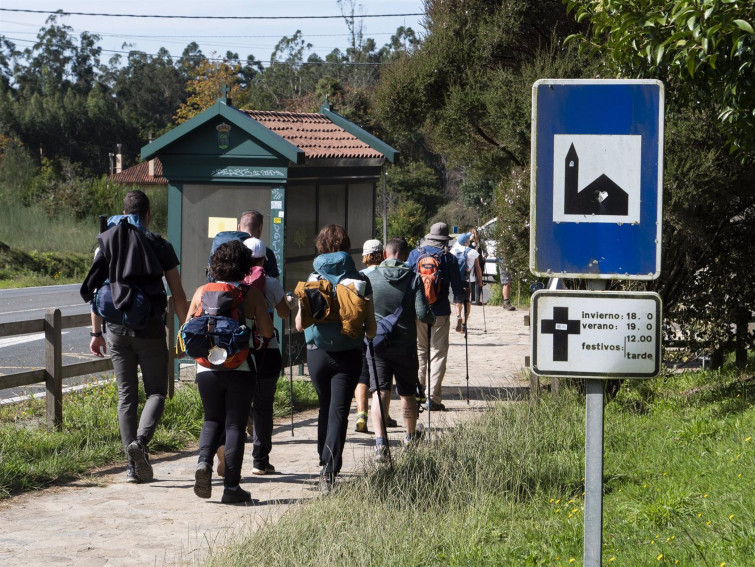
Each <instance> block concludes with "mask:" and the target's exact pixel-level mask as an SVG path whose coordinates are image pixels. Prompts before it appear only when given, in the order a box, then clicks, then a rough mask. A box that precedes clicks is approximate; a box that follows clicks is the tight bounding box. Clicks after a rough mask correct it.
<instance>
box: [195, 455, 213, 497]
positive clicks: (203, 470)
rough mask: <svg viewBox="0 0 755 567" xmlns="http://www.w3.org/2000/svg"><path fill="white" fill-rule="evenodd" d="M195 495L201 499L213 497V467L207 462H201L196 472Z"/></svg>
mask: <svg viewBox="0 0 755 567" xmlns="http://www.w3.org/2000/svg"><path fill="white" fill-rule="evenodd" d="M194 494H196V495H197V496H199V497H200V498H209V497H210V496H212V465H211V464H210V463H208V462H207V461H199V463H197V469H196V470H195V471H194Z"/></svg>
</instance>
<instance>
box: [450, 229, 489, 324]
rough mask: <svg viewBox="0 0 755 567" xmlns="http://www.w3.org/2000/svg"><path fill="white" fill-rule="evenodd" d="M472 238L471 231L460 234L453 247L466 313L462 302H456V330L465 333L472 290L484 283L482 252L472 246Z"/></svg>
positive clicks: (452, 251) (470, 306)
mask: <svg viewBox="0 0 755 567" xmlns="http://www.w3.org/2000/svg"><path fill="white" fill-rule="evenodd" d="M471 239H472V233H471V232H465V233H464V234H460V235H459V236H458V238H457V239H456V242H455V243H454V245H453V246H452V247H451V254H453V255H454V256H456V261H457V262H458V264H459V276H460V277H461V279H462V286H463V287H464V292H465V301H464V303H463V306H464V314H463V315H462V304H461V303H457V304H456V332H457V333H462V334H463V333H465V332H466V330H467V321H468V320H469V311H470V309H471V308H472V304H471V290H472V286H474V285H475V284H476V283H477V282H480V285H484V284H482V270H481V269H480V253H479V252H477V250H475V249H474V248H472V247H471V246H470V244H471Z"/></svg>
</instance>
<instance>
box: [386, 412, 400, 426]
mask: <svg viewBox="0 0 755 567" xmlns="http://www.w3.org/2000/svg"><path fill="white" fill-rule="evenodd" d="M385 426H386V427H398V421H396V420H395V419H393V418H392V417H391V416H390V415H386V416H385Z"/></svg>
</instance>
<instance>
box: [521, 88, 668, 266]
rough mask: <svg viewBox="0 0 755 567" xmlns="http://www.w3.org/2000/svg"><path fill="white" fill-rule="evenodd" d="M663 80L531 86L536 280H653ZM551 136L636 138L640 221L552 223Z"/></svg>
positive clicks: (657, 263)
mask: <svg viewBox="0 0 755 567" xmlns="http://www.w3.org/2000/svg"><path fill="white" fill-rule="evenodd" d="M663 105H664V88H663V83H661V82H660V81H655V80H592V79H591V80H580V79H542V80H539V81H537V82H536V83H535V84H534V85H533V87H532V132H533V136H532V160H531V168H532V178H531V202H530V221H531V225H530V270H531V271H532V273H534V274H535V275H537V276H541V277H562V278H591V279H637V280H653V279H656V278H657V277H658V276H659V275H660V270H661V213H662V193H663ZM556 134H575V135H576V134H591V135H640V136H642V146H641V160H642V171H641V175H640V180H641V181H640V182H641V191H640V221H639V223H636V224H628V223H623V224H622V223H572V222H560V223H559V222H554V221H553V140H554V138H553V137H554V135H556Z"/></svg>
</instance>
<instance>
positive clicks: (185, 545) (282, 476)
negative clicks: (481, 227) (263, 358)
mask: <svg viewBox="0 0 755 567" xmlns="http://www.w3.org/2000/svg"><path fill="white" fill-rule="evenodd" d="M525 313H526V311H524V310H521V309H520V310H518V311H515V312H509V311H503V310H502V309H501V308H495V307H488V308H486V309H485V315H486V318H485V323H484V324H483V317H482V315H483V312H482V309H481V308H480V307H475V308H473V311H472V315H471V317H470V332H469V337H468V344H469V377H470V379H469V383H470V392H471V396H470V397H471V402H470V404H469V405H467V404H466V403H465V401H464V397H463V396H464V392H465V388H466V387H465V384H466V381H465V376H466V371H465V356H464V338H463V335H460V334H458V333H455V332H454V331H453V330H452V331H451V348H450V355H449V363H448V368H447V371H446V378H445V380H444V387H443V391H444V400H443V401H444V404H445V405H446V406H447V408H448V410H449V411H446V412H443V413H440V412H435V413H433V416H432V420H433V426H434V427H435V426H442V425H448V424H450V423H453V422H454V421H456V420H458V419H464V418H467V417H469V416H471V415H474V414H475V413H477V412H479V411H480V410H481V409H482V408H484V407H485V406H486V405H487V404H488V403H489V401H488V400H491V399H500V398H501V397H506V396H507V395H508V394H512V393H515V394H519V395H521V394H522V393H523V392H525V391H526V389H527V388H528V387H529V385H528V383H526V382H525V381H524V380H523V379H522V376H521V373H520V368H521V367H522V366H523V364H524V357H525V356H526V355H527V354H528V350H529V329H528V327H525V326H524V323H523V316H524V314H525ZM484 330H486V332H483V331H484ZM399 407H400V406H399V402H398V401H397V400H394V404H393V405H392V414H393V415H394V417H396V416H398V415H399ZM354 411H355V410H354V408H353V407H352V412H354ZM426 415H427V414H426V413H423V414H422V415H421V416H420V419H421V420H423V421H424V420H425V419H426ZM316 421H317V420H316V412H315V411H308V412H305V413H303V414H299V415H297V416H296V420H295V430H294V436H293V437H292V436H291V429H290V420H289V419H282V420H280V423H276V427H275V431H274V436H273V451H272V454H271V461H272V462H273V464H274V465H275V466H276V468H277V469H278V471H279V474H276V475H270V476H266V477H253V476H252V475H251V474H250V472H251V444H247V454H246V456H245V460H244V474H243V477H242V486H244V487H245V488H246V489H248V490H250V491H251V492H252V496H253V498H255V500H256V501H255V505H254V506H228V505H222V504H220V503H219V500H220V496H221V494H222V491H223V488H222V482H221V480H219V479H217V478H216V479H214V480H213V495H212V498H211V499H210V500H208V501H205V500H201V499H198V498H197V497H196V496H195V495H194V493H193V490H192V487H193V478H194V476H193V475H194V468H195V466H196V460H197V456H196V451H194V450H187V451H184V452H180V453H176V454H163V455H160V454H158V455H155V456H154V457H153V459H152V462H153V465H154V470H155V480H154V481H152V482H149V483H145V484H140V485H134V484H127V483H126V482H125V473H124V469H123V466H116V467H113V468H111V469H107V470H102V471H98V472H96V473H93V474H92V475H91V476H88V477H86V478H84V479H81V480H79V481H77V482H74V483H71V484H67V485H65V486H62V487H56V488H50V489H47V490H42V491H39V492H36V493H30V494H24V495H21V496H17V497H14V498H11V499H9V500H6V501H3V502H1V503H0V565H3V566H5V565H23V566H24V567H31V566H36V565H45V566H58V565H76V566H77V567H86V566H101V565H165V564H167V565H170V564H174V563H176V562H188V561H192V560H197V559H198V558H200V557H201V556H202V554H204V553H205V552H206V551H207V549H208V548H209V547H213V546H216V545H219V544H222V543H223V541H224V540H225V538H227V537H228V536H229V535H232V534H233V533H235V532H237V531H238V530H246V529H249V528H250V527H254V526H257V525H259V524H261V523H263V522H266V521H269V520H271V519H275V518H277V517H278V516H279V515H280V514H281V513H282V512H283V511H285V510H286V509H288V508H289V507H290V505H291V504H294V503H296V502H301V501H306V500H308V499H310V498H313V497H315V496H316V495H317V494H318V492H317V475H318V472H319V467H318V465H317V457H316V435H317V431H316ZM354 421H355V420H354V416H353V415H352V418H351V420H350V423H349V435H348V439H347V445H346V451H345V454H344V468H343V471H342V473H345V474H342V478H348V475H349V474H354V473H355V472H358V471H359V470H360V466H361V465H362V463H364V461H365V459H369V458H370V456H371V449H372V443H373V439H374V437H373V436H372V435H366V434H359V433H354V432H353V425H354ZM370 429H371V426H370ZM389 435H390V437H391V439H392V441H394V442H398V441H399V440H400V439H402V438H403V430H402V429H401V428H398V429H391V430H389Z"/></svg>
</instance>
